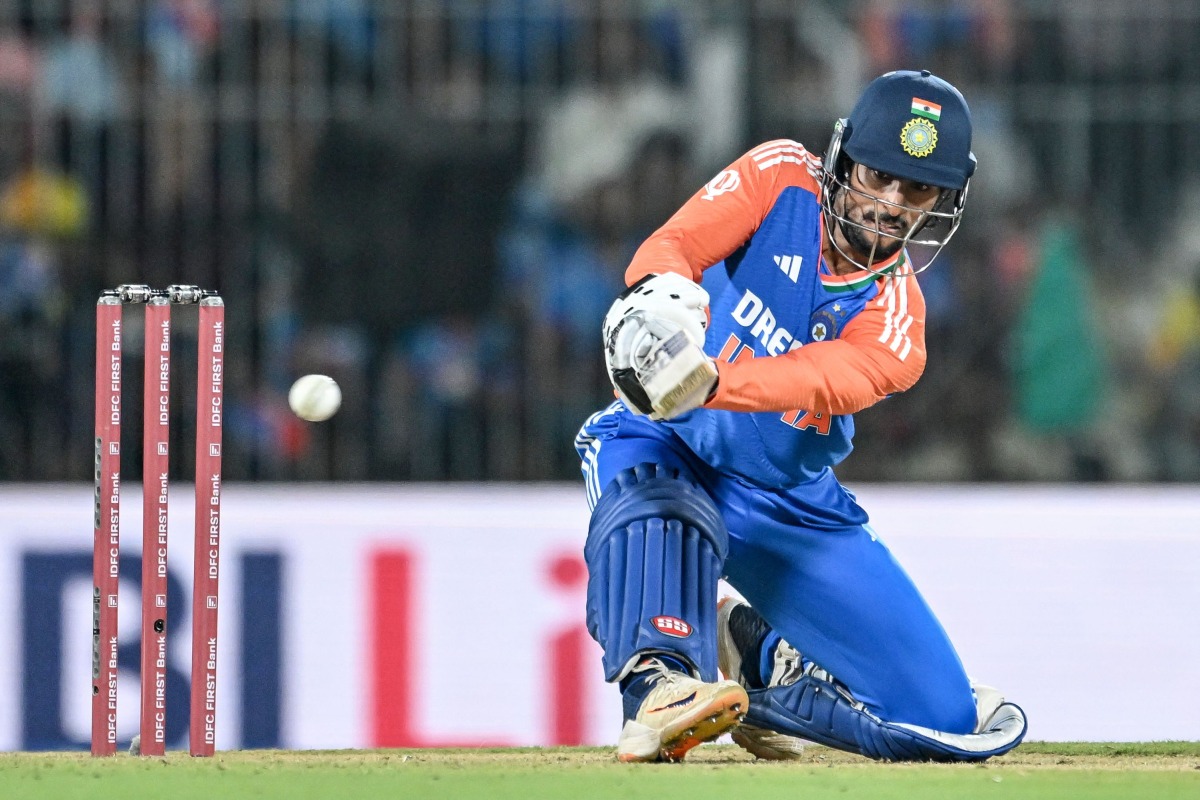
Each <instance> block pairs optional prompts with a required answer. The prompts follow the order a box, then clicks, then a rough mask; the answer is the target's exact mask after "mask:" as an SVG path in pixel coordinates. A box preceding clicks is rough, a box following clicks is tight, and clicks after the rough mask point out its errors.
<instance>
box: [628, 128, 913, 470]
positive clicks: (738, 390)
mask: <svg viewBox="0 0 1200 800" xmlns="http://www.w3.org/2000/svg"><path fill="white" fill-rule="evenodd" d="M820 169H821V164H820V159H819V158H817V157H816V156H814V155H812V154H810V153H808V152H807V151H806V150H805V149H804V147H803V146H802V145H800V144H798V143H797V142H794V141H791V140H786V139H781V140H776V141H771V142H767V143H765V144H762V145H760V146H758V147H756V148H754V149H752V150H750V151H749V152H747V153H746V154H745V155H743V156H742V157H741V158H739V159H738V160H737V161H735V162H734V163H733V164H731V165H730V166H729V167H728V168H727V169H725V170H723V171H721V172H720V173H719V174H718V175H717V176H716V177H715V178H713V179H712V180H711V181H710V182H709V183H708V184H706V185H705V186H704V188H702V189H701V190H700V191H698V192H697V193H696V194H695V195H693V196H692V197H691V198H690V199H689V200H688V201H687V202H686V203H685V204H684V205H683V206H682V207H681V208H680V209H679V211H678V212H676V213H675V215H674V216H672V217H671V219H670V220H668V221H667V222H666V223H665V224H664V225H663V226H662V227H661V228H659V229H658V230H657V231H656V232H655V233H654V234H652V235H651V236H650V237H649V238H648V239H647V240H646V241H645V242H644V243H643V244H642V246H641V247H640V248H639V249H638V251H637V253H636V254H635V256H634V258H633V261H632V262H631V264H630V266H629V268H628V270H627V272H626V275H625V279H626V282H627V283H633V282H635V281H637V280H638V279H640V278H642V277H643V276H645V275H647V274H650V273H661V272H665V271H668V270H670V271H673V272H678V273H680V274H681V275H685V276H687V277H688V278H691V279H692V280H694V281H697V282H699V283H701V284H702V285H703V286H704V288H705V289H706V290H708V292H709V294H710V296H711V305H710V310H711V313H712V321H711V324H710V326H709V329H708V333H707V337H706V340H705V351H706V352H707V353H708V354H709V355H711V356H713V357H714V358H715V359H716V360H717V362H718V364H717V366H718V371H719V375H720V381H719V385H718V389H717V393H716V395H715V396H714V397H713V398H712V399H711V400H710V401H709V402H708V403H707V404H706V405H705V407H704V408H702V409H698V410H696V411H694V412H691V413H690V414H686V415H684V416H682V417H679V418H677V419H675V420H670V421H667V422H664V423H662V424H665V425H669V426H670V427H671V428H673V429H674V430H675V432H676V433H677V434H678V435H679V436H680V437H682V438H683V439H684V440H685V441H686V442H687V443H688V445H689V446H690V447H691V448H692V449H693V450H694V451H695V452H696V453H697V455H699V456H701V457H702V458H704V459H705V460H706V461H707V462H708V463H710V464H712V465H713V466H714V467H717V468H718V469H721V470H723V471H726V472H731V473H733V474H736V475H738V476H740V477H742V478H744V479H746V480H748V481H750V482H751V483H754V484H757V485H762V486H773V487H781V486H791V485H795V484H797V483H801V482H804V481H807V480H810V479H812V478H815V477H817V476H818V475H820V474H821V472H822V471H824V470H827V469H829V468H831V467H832V466H834V465H835V464H837V463H838V462H840V461H841V460H842V459H843V458H845V457H846V455H847V454H848V453H849V452H850V450H851V448H852V444H851V440H852V438H853V435H854V418H853V414H854V413H855V412H857V411H860V410H862V409H864V408H867V407H868V406H871V405H873V404H874V403H876V402H878V401H879V400H881V399H883V398H885V397H887V396H888V395H890V394H894V393H896V392H901V391H904V390H906V389H908V388H909V387H911V386H912V385H913V384H914V383H916V381H917V379H918V378H919V377H920V375H921V372H922V371H923V370H924V367H925V301H924V298H923V297H922V295H921V290H920V288H919V287H918V285H917V281H916V276H915V275H914V274H913V271H912V269H911V267H910V266H909V264H908V261H907V255H906V254H905V253H904V252H903V251H902V252H900V253H898V254H896V255H895V256H894V257H892V258H891V259H890V260H889V261H886V262H883V263H880V264H877V265H875V272H870V271H865V270H864V271H861V272H857V273H853V274H849V275H833V274H831V272H830V270H829V268H828V266H827V265H826V264H825V262H824V259H823V258H822V256H821V251H822V238H823V235H824V224H823V222H822V218H821V210H820V202H819V200H820V198H819V195H820V191H821V186H820V180H819V176H820ZM877 273H883V274H877Z"/></svg>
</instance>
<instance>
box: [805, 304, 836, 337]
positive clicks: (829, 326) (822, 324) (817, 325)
mask: <svg viewBox="0 0 1200 800" xmlns="http://www.w3.org/2000/svg"><path fill="white" fill-rule="evenodd" d="M837 331H838V321H837V317H835V316H834V315H833V314H832V313H831V312H829V311H826V310H825V309H821V310H820V311H818V312H817V313H815V314H813V315H812V318H811V319H810V320H809V328H808V340H809V341H810V342H823V341H825V340H826V339H833V338H835V337H836V336H837Z"/></svg>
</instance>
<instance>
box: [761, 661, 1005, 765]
mask: <svg viewBox="0 0 1200 800" xmlns="http://www.w3.org/2000/svg"><path fill="white" fill-rule="evenodd" d="M749 694H750V711H749V713H748V714H747V715H746V723H747V724H749V725H754V726H756V727H759V728H766V729H768V730H773V731H776V732H778V733H784V734H788V735H790V736H799V737H800V738H802V739H808V740H809V741H813V742H817V743H818V744H823V745H826V746H828V747H835V748H837V749H839V750H846V751H849V752H851V753H859V754H861V755H864V756H867V757H868V758H874V759H878V760H881V761H983V760H984V759H987V758H991V757H992V756H997V755H1000V754H1002V753H1007V752H1008V751H1009V750H1011V749H1013V748H1014V747H1016V746H1017V745H1018V744H1020V743H1021V740H1022V739H1024V738H1025V731H1026V728H1027V724H1026V721H1025V712H1023V711H1022V710H1021V709H1020V707H1019V706H1016V705H1013V704H1012V703H1003V704H1001V705H1000V706H999V708H997V709H996V711H995V712H994V713H993V714H992V716H991V717H990V718H989V719H988V720H987V721H986V722H985V723H984V724H983V726H982V730H980V731H979V732H978V733H967V734H955V733H944V732H942V731H935V730H932V729H930V728H923V727H920V726H917V725H907V724H903V723H895V722H886V721H884V720H881V719H880V718H879V717H877V716H875V715H874V714H872V713H871V712H869V711H867V710H866V709H864V708H863V707H862V704H861V703H859V702H857V701H856V700H854V698H853V697H852V696H851V695H850V694H849V692H848V691H847V690H846V689H845V687H843V686H842V685H841V684H838V683H836V682H834V681H828V680H823V679H821V678H820V677H817V676H814V675H811V674H808V675H805V676H804V677H802V678H800V680H798V681H796V682H795V683H793V684H789V685H787V686H774V687H771V688H768V689H755V690H753V691H751V692H750V693H749Z"/></svg>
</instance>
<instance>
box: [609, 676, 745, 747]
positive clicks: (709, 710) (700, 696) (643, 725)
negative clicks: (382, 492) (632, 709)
mask: <svg viewBox="0 0 1200 800" xmlns="http://www.w3.org/2000/svg"><path fill="white" fill-rule="evenodd" d="M648 670H654V671H657V672H658V673H659V676H658V677H657V678H654V679H653V680H654V681H655V684H654V686H653V688H651V689H650V693H649V694H647V695H646V699H645V700H643V701H642V705H641V706H640V707H639V708H638V712H637V715H636V716H635V717H634V718H633V719H631V720H626V722H625V727H623V728H622V729H621V738H620V739H619V740H618V741H617V759H618V760H620V761H624V762H627V763H628V762H639V761H680V760H682V759H683V757H684V756H685V755H687V752H688V751H689V750H691V749H692V748H693V747H695V746H696V745H698V744H701V743H702V742H709V741H712V740H713V739H716V738H717V737H718V736H720V735H721V734H723V733H727V732H728V731H729V730H730V729H731V728H733V727H734V726H736V725H737V724H738V723H739V722H741V720H742V718H743V717H745V716H746V709H747V708H749V707H750V699H749V698H748V697H747V696H746V690H745V689H743V688H742V687H741V686H740V685H739V684H738V683H736V682H734V681H717V682H716V683H705V682H704V681H700V680H696V679H695V678H693V677H691V676H690V675H685V674H684V673H682V672H677V671H675V670H670V669H667V668H666V666H664V665H663V663H662V661H660V660H659V659H657V658H651V659H648V660H647V661H646V662H645V663H643V664H640V665H638V666H637V667H634V670H633V671H634V672H645V671H648Z"/></svg>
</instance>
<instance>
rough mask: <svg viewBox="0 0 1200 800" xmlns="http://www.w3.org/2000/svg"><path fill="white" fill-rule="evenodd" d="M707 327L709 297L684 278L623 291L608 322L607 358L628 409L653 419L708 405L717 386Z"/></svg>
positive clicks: (657, 279)
mask: <svg viewBox="0 0 1200 800" xmlns="http://www.w3.org/2000/svg"><path fill="white" fill-rule="evenodd" d="M707 327H708V293H707V292H705V291H704V289H703V288H701V287H700V286H699V285H697V284H695V283H693V282H692V281H689V280H688V279H687V278H684V277H682V276H680V275H676V274H674V273H667V274H665V275H653V276H650V277H649V278H645V279H643V280H641V281H639V282H638V283H636V284H634V285H633V286H632V287H630V288H629V289H627V290H626V291H625V292H624V293H622V295H621V296H620V297H618V298H617V301H616V302H615V303H613V305H612V308H610V309H609V312H608V315H607V316H606V317H605V320H604V345H605V347H604V357H605V363H606V365H607V367H608V374H609V379H610V380H611V381H612V384H613V387H614V388H615V389H616V391H617V395H618V396H619V397H620V398H621V400H622V401H623V402H624V403H625V405H626V406H628V407H629V408H630V409H631V410H633V411H634V412H635V413H639V414H646V415H649V416H650V418H651V419H672V418H674V417H677V416H679V415H681V414H685V413H687V412H688V411H692V410H693V409H696V408H699V407H700V406H702V405H703V404H704V403H705V401H707V399H708V397H709V395H710V394H711V393H712V391H713V389H714V388H715V386H716V382H717V368H716V364H715V363H714V362H713V360H712V359H711V358H709V357H708V356H707V355H706V354H705V353H704V349H703V342H704V331H705V330H706V329H707Z"/></svg>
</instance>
